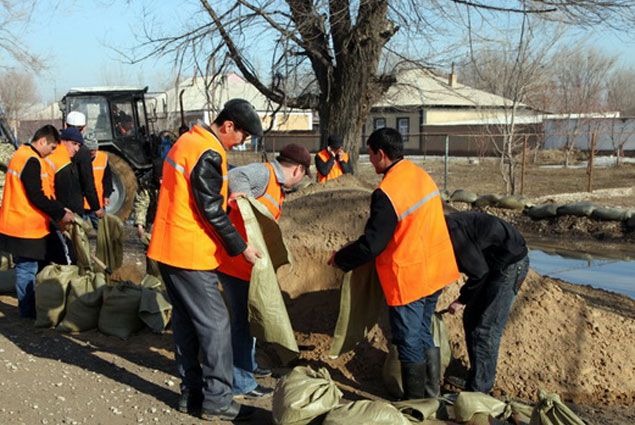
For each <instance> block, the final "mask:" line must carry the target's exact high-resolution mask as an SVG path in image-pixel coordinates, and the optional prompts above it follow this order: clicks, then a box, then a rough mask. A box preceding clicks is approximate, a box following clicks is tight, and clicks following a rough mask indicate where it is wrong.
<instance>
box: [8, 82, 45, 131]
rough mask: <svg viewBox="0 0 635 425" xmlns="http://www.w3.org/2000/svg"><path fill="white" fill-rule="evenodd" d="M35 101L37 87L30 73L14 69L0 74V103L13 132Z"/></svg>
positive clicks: (36, 98) (36, 99)
mask: <svg viewBox="0 0 635 425" xmlns="http://www.w3.org/2000/svg"><path fill="white" fill-rule="evenodd" d="M37 101H38V95H37V88H36V84H35V81H34V79H33V75H32V74H30V73H27V72H18V71H14V70H11V71H7V72H5V73H3V74H0V103H1V104H2V105H3V108H4V111H5V114H6V117H7V118H8V120H9V125H10V126H11V127H12V128H13V131H14V134H17V130H18V127H19V123H20V120H21V119H22V118H23V116H24V113H25V111H26V110H27V109H28V108H30V107H31V106H33V105H34V104H35V103H36V102H37Z"/></svg>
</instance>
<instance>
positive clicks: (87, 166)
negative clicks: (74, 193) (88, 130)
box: [73, 146, 100, 211]
mask: <svg viewBox="0 0 635 425" xmlns="http://www.w3.org/2000/svg"><path fill="white" fill-rule="evenodd" d="M73 162H74V163H75V166H76V167H77V172H78V174H79V183H80V185H81V188H82V193H83V194H84V197H85V198H86V199H87V200H88V205H90V210H91V211H97V210H98V209H99V208H100V206H99V198H98V197H97V190H96V189H95V177H94V176H93V161H92V159H91V157H90V152H89V151H88V148H86V146H82V147H81V148H79V151H77V153H76V154H75V156H74V157H73Z"/></svg>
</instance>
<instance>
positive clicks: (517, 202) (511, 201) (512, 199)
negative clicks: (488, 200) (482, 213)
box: [497, 195, 527, 210]
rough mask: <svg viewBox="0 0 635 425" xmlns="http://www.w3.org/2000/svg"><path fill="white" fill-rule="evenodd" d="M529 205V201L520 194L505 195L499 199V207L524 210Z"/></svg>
mask: <svg viewBox="0 0 635 425" xmlns="http://www.w3.org/2000/svg"><path fill="white" fill-rule="evenodd" d="M525 206H527V202H526V201H525V200H524V199H523V198H521V197H519V196H513V195H512V196H504V197H503V198H501V199H500V200H499V201H498V204H497V207H498V208H507V209H509V210H522V209H524V208H525Z"/></svg>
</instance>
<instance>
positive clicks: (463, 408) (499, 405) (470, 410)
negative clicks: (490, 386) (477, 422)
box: [453, 391, 511, 422]
mask: <svg viewBox="0 0 635 425" xmlns="http://www.w3.org/2000/svg"><path fill="white" fill-rule="evenodd" d="M506 407H507V403H505V402H504V401H500V400H498V399H496V398H494V397H492V396H489V395H487V394H483V393H480V392H471V391H463V392H460V393H459V394H458V396H457V397H456V401H455V402H454V409H453V410H454V418H455V419H456V421H457V422H467V421H469V420H471V419H472V417H473V416H474V415H476V414H477V413H480V414H485V415H486V416H488V415H489V416H493V417H495V418H496V417H499V416H502V415H503V414H504V413H505V410H506ZM510 413H511V412H510Z"/></svg>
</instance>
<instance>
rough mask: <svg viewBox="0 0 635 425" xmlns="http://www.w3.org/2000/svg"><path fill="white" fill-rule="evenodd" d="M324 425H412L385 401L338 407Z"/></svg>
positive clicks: (363, 402) (325, 419) (328, 416)
mask: <svg viewBox="0 0 635 425" xmlns="http://www.w3.org/2000/svg"><path fill="white" fill-rule="evenodd" d="M322 424H323V425H352V424H376V425H383V424H385V425H410V421H408V419H406V418H405V417H404V415H402V414H401V412H399V410H398V409H397V408H396V407H395V406H393V405H391V404H389V403H387V402H385V401H379V400H375V401H372V400H359V401H354V402H352V403H348V404H344V405H342V406H337V407H336V408H335V409H333V410H331V411H330V412H329V413H328V415H326V418H324V422H322Z"/></svg>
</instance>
